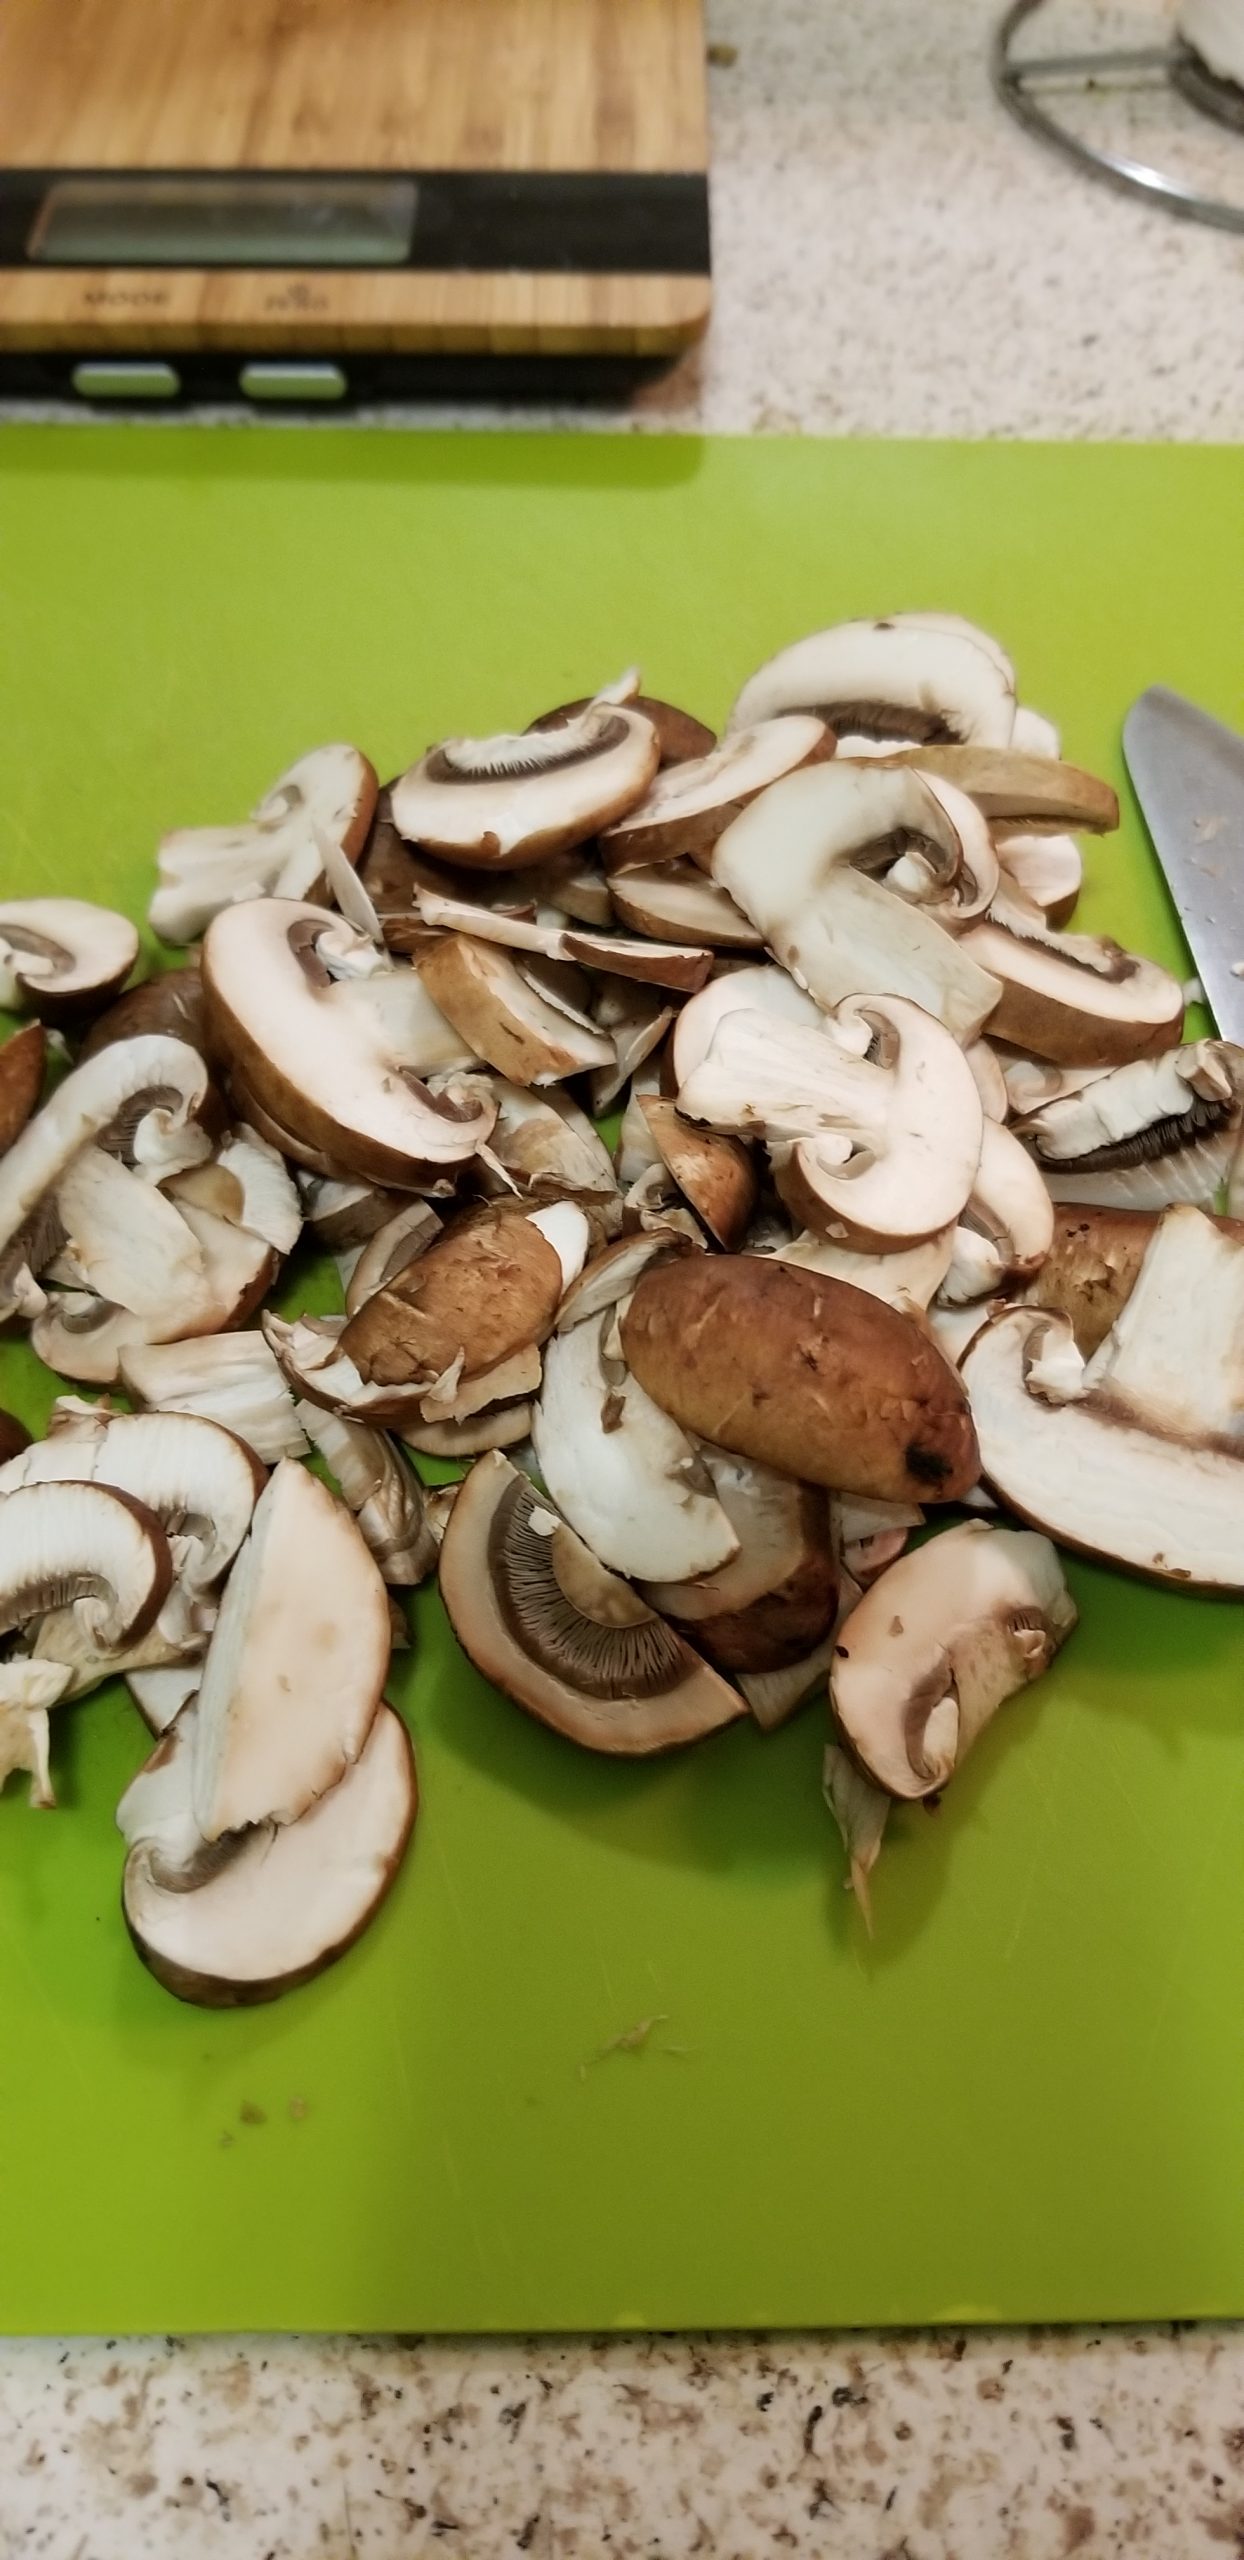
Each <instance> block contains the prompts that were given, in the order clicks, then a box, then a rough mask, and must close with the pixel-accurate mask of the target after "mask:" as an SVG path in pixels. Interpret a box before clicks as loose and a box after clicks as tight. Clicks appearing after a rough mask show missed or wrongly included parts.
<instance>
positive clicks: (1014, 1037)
mask: <svg viewBox="0 0 1244 2560" xmlns="http://www.w3.org/2000/svg"><path fill="white" fill-rule="evenodd" d="M1006 912H1007V922H1006V924H1005V925H1004V924H1002V923H999V922H997V921H994V920H992V919H991V920H990V921H989V922H988V923H985V924H974V925H972V926H970V927H969V930H968V931H967V933H965V935H964V936H963V939H962V941H961V942H960V944H959V945H958V948H959V950H960V951H961V952H965V953H967V955H968V956H969V957H970V958H971V959H972V960H974V961H976V962H977V963H978V964H979V966H980V967H981V968H982V969H983V970H987V971H988V972H989V973H990V974H991V976H992V977H993V978H994V979H995V980H996V981H997V982H998V984H999V986H1000V988H1001V995H1000V997H999V1000H998V1003H997V1006H996V1008H995V1010H994V1012H993V1015H992V1017H991V1019H990V1024H989V1029H990V1034H991V1036H992V1037H994V1038H996V1039H999V1040H1010V1041H1012V1042H1014V1044H1015V1046H1016V1047H1017V1048H1020V1049H1028V1050H1031V1051H1032V1052H1033V1053H1034V1054H1035V1055H1036V1056H1037V1057H1039V1058H1052V1059H1054V1060H1055V1061H1065V1062H1066V1063H1067V1064H1068V1065H1075V1066H1115V1065H1118V1064H1124V1063H1126V1062H1127V1061H1129V1060H1131V1059H1133V1058H1148V1057H1154V1056H1156V1055H1157V1054H1158V1052H1159V1051H1161V1050H1164V1049H1173V1048H1176V1047H1177V1046H1178V1042H1179V1035H1180V1031H1181V1029H1182V1027H1183V1018H1184V998H1183V988H1182V987H1181V985H1180V983H1179V980H1178V978H1173V977H1172V976H1171V974H1170V971H1169V970H1168V969H1162V968H1159V966H1158V963H1157V962H1156V960H1142V959H1141V958H1140V957H1139V956H1138V954H1137V953H1136V952H1134V951H1124V950H1123V949H1121V947H1120V945H1119V944H1118V943H1117V942H1110V941H1107V940H1105V939H1099V938H1097V937H1095V936H1093V935H1091V934H1086V933H1063V934H1055V933H1051V932H1050V931H1049V929H1048V927H1047V926H1046V924H1045V921H1044V918H1043V917H1042V916H1040V915H1039V914H1038V912H1037V911H1036V909H1033V910H1032V912H1031V916H1030V917H1026V918H1024V919H1023V921H1022V922H1021V913H1020V909H1019V906H1018V904H1017V903H1015V902H1011V903H1009V904H1008V907H1007V911H1006Z"/></svg>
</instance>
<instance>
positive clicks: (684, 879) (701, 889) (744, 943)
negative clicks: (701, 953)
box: [609, 862, 764, 951]
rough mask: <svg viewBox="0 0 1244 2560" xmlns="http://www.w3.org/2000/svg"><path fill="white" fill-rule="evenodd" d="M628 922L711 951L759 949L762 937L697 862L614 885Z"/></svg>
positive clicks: (635, 874) (624, 876)
mask: <svg viewBox="0 0 1244 2560" xmlns="http://www.w3.org/2000/svg"><path fill="white" fill-rule="evenodd" d="M609 886H610V895H611V897H612V899H613V903H614V906H615V908H616V909H617V912H618V914H619V915H620V916H621V918H622V921H623V923H624V924H629V925H633V926H634V928H635V931H636V933H647V934H651V935H652V936H653V937H654V939H656V940H657V941H661V940H663V939H664V937H665V936H666V935H667V934H671V933H674V934H682V935H685V937H686V939H687V940H688V941H689V942H697V943H703V944H704V945H705V947H706V948H707V949H709V950H714V951H716V950H720V951H758V950H759V949H760V946H761V943H762V941H763V938H764V937H763V935H762V934H760V933H758V932H757V930H756V927H755V925H754V924H753V923H752V922H751V920H750V918H749V917H747V916H745V915H744V913H743V911H742V909H741V907H738V906H736V905H735V902H734V900H733V898H731V897H728V896H727V894H726V891H725V890H724V889H723V888H721V887H719V886H718V883H717V882H716V881H715V880H706V879H705V877H704V874H703V872H702V871H700V870H699V869H698V868H697V866H696V864H695V863H694V862H671V863H667V864H665V865H664V867H663V868H661V869H657V868H655V867H654V868H653V869H651V870H646V871H626V872H623V873H621V874H620V876H619V877H618V878H617V879H615V880H612V881H611V882H610V884H609Z"/></svg>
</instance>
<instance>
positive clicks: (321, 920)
mask: <svg viewBox="0 0 1244 2560" xmlns="http://www.w3.org/2000/svg"><path fill="white" fill-rule="evenodd" d="M329 934H331V935H332V937H333V945H332V950H331V955H330V958H327V959H326V957H325V955H324V950H323V948H322V946H323V944H324V942H325V937H326V936H328V935H329ZM363 954H366V955H367V956H368V958H369V960H370V959H374V958H375V956H376V955H375V953H374V951H373V949H372V946H371V944H370V943H369V942H367V940H366V937H365V936H363V935H360V934H356V933H355V932H354V930H353V928H352V927H351V926H349V925H347V924H345V923H344V922H343V921H338V922H336V923H330V922H329V920H328V919H327V917H326V915H325V912H324V910H323V908H322V907H313V906H308V905H305V904H301V903H297V902H295V901H294V900H291V899H284V898H262V899H251V900H250V901H249V902H248V903H246V904H244V905H242V906H236V907H227V908H226V909H225V910H224V912H223V913H222V914H220V915H218V916H217V917H216V918H215V919H214V921H213V922H212V924H211V925H209V927H208V932H207V938H206V940H205V942H204V945H203V985H204V993H205V998H206V1005H207V1018H208V1023H209V1026H210V1032H211V1037H212V1040H213V1043H214V1045H215V1046H216V1047H217V1048H218V1049H219V1050H220V1051H221V1052H222V1053H223V1054H224V1055H225V1056H226V1057H227V1058H228V1059H229V1061H230V1062H231V1065H232V1066H233V1067H234V1068H235V1069H236V1070H237V1071H238V1072H239V1073H240V1075H241V1076H242V1078H243V1079H244V1081H245V1084H246V1086H247V1087H248V1088H249V1090H250V1091H251V1092H253V1094H254V1095H255V1096H256V1098H257V1099H258V1101H259V1102H260V1103H262V1104H263V1105H264V1106H265V1107H266V1109H267V1110H268V1111H269V1112H270V1113H271V1114H272V1115H273V1118H274V1119H275V1121H277V1122H278V1123H279V1124H280V1126H281V1128H282V1129H288V1130H289V1131H291V1132H292V1133H293V1135H294V1136H295V1137H298V1138H302V1139H304V1140H305V1141H307V1142H308V1143H309V1144H310V1145H311V1146H312V1147H315V1148H322V1149H323V1150H325V1152H326V1154H327V1155H328V1156H329V1157H330V1158H331V1159H332V1160H333V1161H334V1162H335V1164H336V1165H337V1167H338V1168H339V1169H341V1170H348V1171H350V1172H353V1173H356V1174H359V1175H362V1176H364V1177H366V1178H367V1179H368V1180H370V1181H373V1182H382V1183H387V1182H394V1183H396V1184H398V1185H399V1186H401V1185H405V1186H406V1187H408V1188H414V1187H416V1186H417V1184H418V1182H419V1180H420V1178H421V1177H422V1175H423V1174H424V1172H425V1170H426V1169H427V1168H429V1167H432V1168H436V1169H438V1170H443V1169H444V1168H445V1167H447V1166H451V1165H458V1164H462V1163H464V1162H465V1161H466V1159H467V1157H468V1156H472V1155H473V1154H474V1153H475V1150H476V1148H477V1146H478V1145H479V1144H480V1142H481V1140H483V1139H485V1138H486V1137H487V1136H488V1133H489V1130H490V1128H491V1126H492V1114H491V1111H490V1109H489V1108H488V1106H487V1105H486V1104H485V1103H484V1102H482V1101H481V1100H480V1099H479V1098H478V1097H477V1098H476V1099H475V1101H474V1105H473V1107H472V1108H467V1107H466V1106H464V1105H463V1104H462V1103H460V1102H458V1101H456V1100H455V1099H454V1097H453V1096H452V1094H450V1093H440V1094H433V1093H432V1092H431V1091H430V1089H429V1087H428V1085H427V1083H426V1082H425V1081H424V1080H423V1079H424V1078H425V1077H426V1076H427V1075H428V1074H430V1073H433V1072H434V1071H435V1069H436V1068H437V1067H438V1066H439V1065H440V1064H441V1063H442V1056H441V1055H438V1054H437V1052H438V1050H439V1051H441V1052H442V1055H443V1043H442V1042H441V1041H440V1040H439V1038H431V1039H429V1037H428V1025H427V1022H426V1019H425V1014H424V1008H425V1007H426V1005H427V990H426V989H424V988H423V987H422V985H421V982H420V980H419V979H418V978H417V977H415V976H414V974H413V973H412V972H411V971H410V970H398V969H388V970H385V969H379V970H375V971H371V970H370V969H369V970H368V972H367V973H366V974H363V975H360V976H359V977H357V978H342V977H340V976H334V975H333V968H334V967H336V966H339V965H340V963H341V958H342V956H343V955H344V959H345V961H346V962H347V963H348V962H349V961H351V960H353V959H356V958H359V957H360V956H361V955H363ZM432 1016H433V1021H432V1026H431V1027H432V1030H433V1032H435V1026H436V1024H437V1023H438V1022H441V1021H442V1020H443V1017H441V1016H440V1015H439V1014H437V1013H436V1010H435V1007H433V1008H432ZM247 1117H248V1118H249V1117H251V1114H250V1113H249V1112H248V1114H247ZM265 1134H270V1133H269V1132H265Z"/></svg>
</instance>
